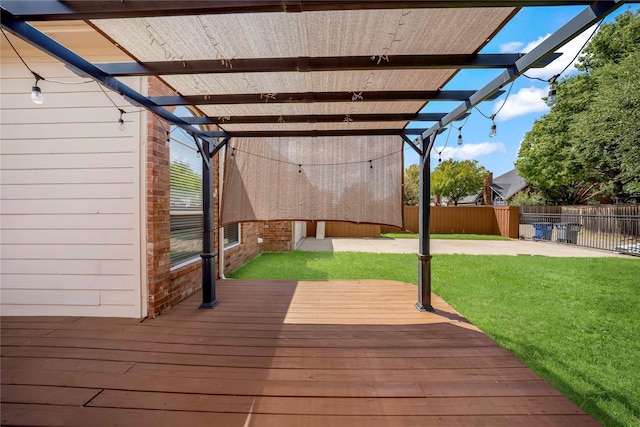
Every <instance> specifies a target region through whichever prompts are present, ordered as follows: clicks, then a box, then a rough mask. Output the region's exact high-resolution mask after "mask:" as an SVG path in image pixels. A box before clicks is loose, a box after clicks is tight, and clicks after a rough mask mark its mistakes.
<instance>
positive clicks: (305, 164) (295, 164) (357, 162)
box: [229, 145, 403, 172]
mask: <svg viewBox="0 0 640 427" xmlns="http://www.w3.org/2000/svg"><path fill="white" fill-rule="evenodd" d="M229 148H230V149H231V157H234V156H235V153H236V150H237V151H238V152H240V153H244V154H246V155H248V156H253V157H257V158H259V159H263V160H269V161H272V162H277V163H284V164H287V165H293V166H298V172H302V167H303V166H306V167H312V166H344V165H356V164H366V163H369V168H370V169H373V162H374V161H375V160H381V159H384V158H386V157H390V156H393V155H395V154H399V153H402V151H403V150H400V151H394V152H392V153H388V154H385V155H382V156H380V157H374V158H373V159H370V160H354V161H351V162H338V163H295V162H290V161H286V160H281V159H275V158H273V157H268V156H263V155H260V154H256V153H252V152H250V151H244V150H241V149H239V148H236V147H232V146H231V145H229Z"/></svg>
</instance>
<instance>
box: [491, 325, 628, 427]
mask: <svg viewBox="0 0 640 427" xmlns="http://www.w3.org/2000/svg"><path fill="white" fill-rule="evenodd" d="M491 338H493V339H494V340H495V341H496V342H497V343H498V344H500V346H501V347H503V348H506V349H515V348H517V349H518V351H517V352H516V351H514V350H509V351H510V352H511V353H513V354H514V355H515V356H516V357H518V359H520V360H521V361H522V362H523V363H525V364H526V365H527V366H528V367H529V368H530V369H532V370H533V371H535V372H536V373H537V374H538V375H540V376H541V377H542V378H543V379H544V380H545V381H547V382H549V383H550V384H551V385H552V386H554V387H555V388H556V389H557V390H558V391H560V392H561V393H562V394H564V395H565V396H567V397H568V398H569V399H571V400H572V401H573V402H574V403H575V404H576V405H578V406H579V407H580V408H581V409H582V410H583V411H585V412H586V413H588V414H589V415H591V416H592V417H593V418H595V419H596V420H597V421H598V422H599V423H600V424H602V425H603V426H607V427H625V426H627V425H629V424H626V423H625V422H623V421H621V420H620V419H619V418H618V419H616V418H614V417H613V416H612V414H611V413H610V412H609V411H607V410H606V409H605V408H602V407H601V406H600V405H599V404H598V402H597V399H598V398H601V399H605V400H608V401H612V402H618V403H619V404H620V405H622V406H624V408H625V409H626V410H627V411H628V414H629V415H631V416H632V417H634V418H636V419H638V418H640V414H639V413H638V412H637V411H635V410H634V405H633V403H632V402H631V401H630V400H629V399H628V398H627V397H626V396H623V395H622V394H620V393H618V392H617V391H615V390H611V389H608V388H606V387H605V386H603V385H602V384H600V383H598V382H596V381H593V379H591V378H589V376H588V374H587V373H585V372H582V371H577V370H576V369H575V367H574V366H572V365H571V364H570V363H566V362H565V361H564V360H563V359H560V358H558V357H556V358H554V359H553V363H554V364H555V365H557V366H559V367H560V369H559V370H553V369H549V368H547V367H546V366H545V365H543V364H542V363H537V362H535V360H532V359H528V358H526V357H525V356H524V355H526V354H540V355H543V356H544V357H545V358H547V360H549V359H548V358H549V356H550V355H549V353H548V352H547V351H546V350H544V349H543V348H541V347H538V346H536V345H535V344H531V343H529V342H526V341H521V340H514V339H512V338H509V337H506V336H504V335H500V334H492V335H491ZM568 362H570V361H568ZM562 372H565V373H569V375H572V376H574V377H577V379H579V380H580V381H581V382H582V383H584V384H588V386H589V387H590V388H591V389H593V390H598V392H597V394H594V393H591V392H589V393H582V392H580V391H579V390H577V389H575V388H574V387H572V385H571V384H569V383H568V382H567V381H566V380H565V379H563V378H562V375H561V373H562Z"/></svg>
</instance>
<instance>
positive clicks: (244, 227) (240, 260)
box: [224, 222, 261, 274]
mask: <svg viewBox="0 0 640 427" xmlns="http://www.w3.org/2000/svg"><path fill="white" fill-rule="evenodd" d="M260 233H261V226H260V223H256V222H245V223H243V224H241V225H240V245H239V246H236V247H234V248H230V249H227V250H225V251H224V272H225V274H226V273H230V272H232V271H234V270H237V269H238V268H240V267H242V266H243V265H244V264H246V263H247V262H248V261H250V260H251V259H252V258H254V257H256V256H258V255H259V254H260V252H261V248H260V245H259V244H258V237H260Z"/></svg>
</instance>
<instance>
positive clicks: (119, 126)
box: [118, 108, 127, 132]
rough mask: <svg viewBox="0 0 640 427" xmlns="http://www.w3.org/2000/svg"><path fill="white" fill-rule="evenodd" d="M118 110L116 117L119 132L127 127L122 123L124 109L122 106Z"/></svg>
mask: <svg viewBox="0 0 640 427" xmlns="http://www.w3.org/2000/svg"><path fill="white" fill-rule="evenodd" d="M119 110H120V118H119V119H118V129H120V132H124V130H125V129H126V128H127V127H126V125H125V124H124V118H123V117H124V113H126V111H124V110H123V109H122V108H120V109H119Z"/></svg>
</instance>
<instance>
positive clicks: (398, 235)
mask: <svg viewBox="0 0 640 427" xmlns="http://www.w3.org/2000/svg"><path fill="white" fill-rule="evenodd" d="M380 237H382V238H385V239H417V238H418V234H417V233H382V234H380ZM431 238H432V239H437V240H510V239H509V238H508V237H503V236H492V235H489V234H432V235H431Z"/></svg>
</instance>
